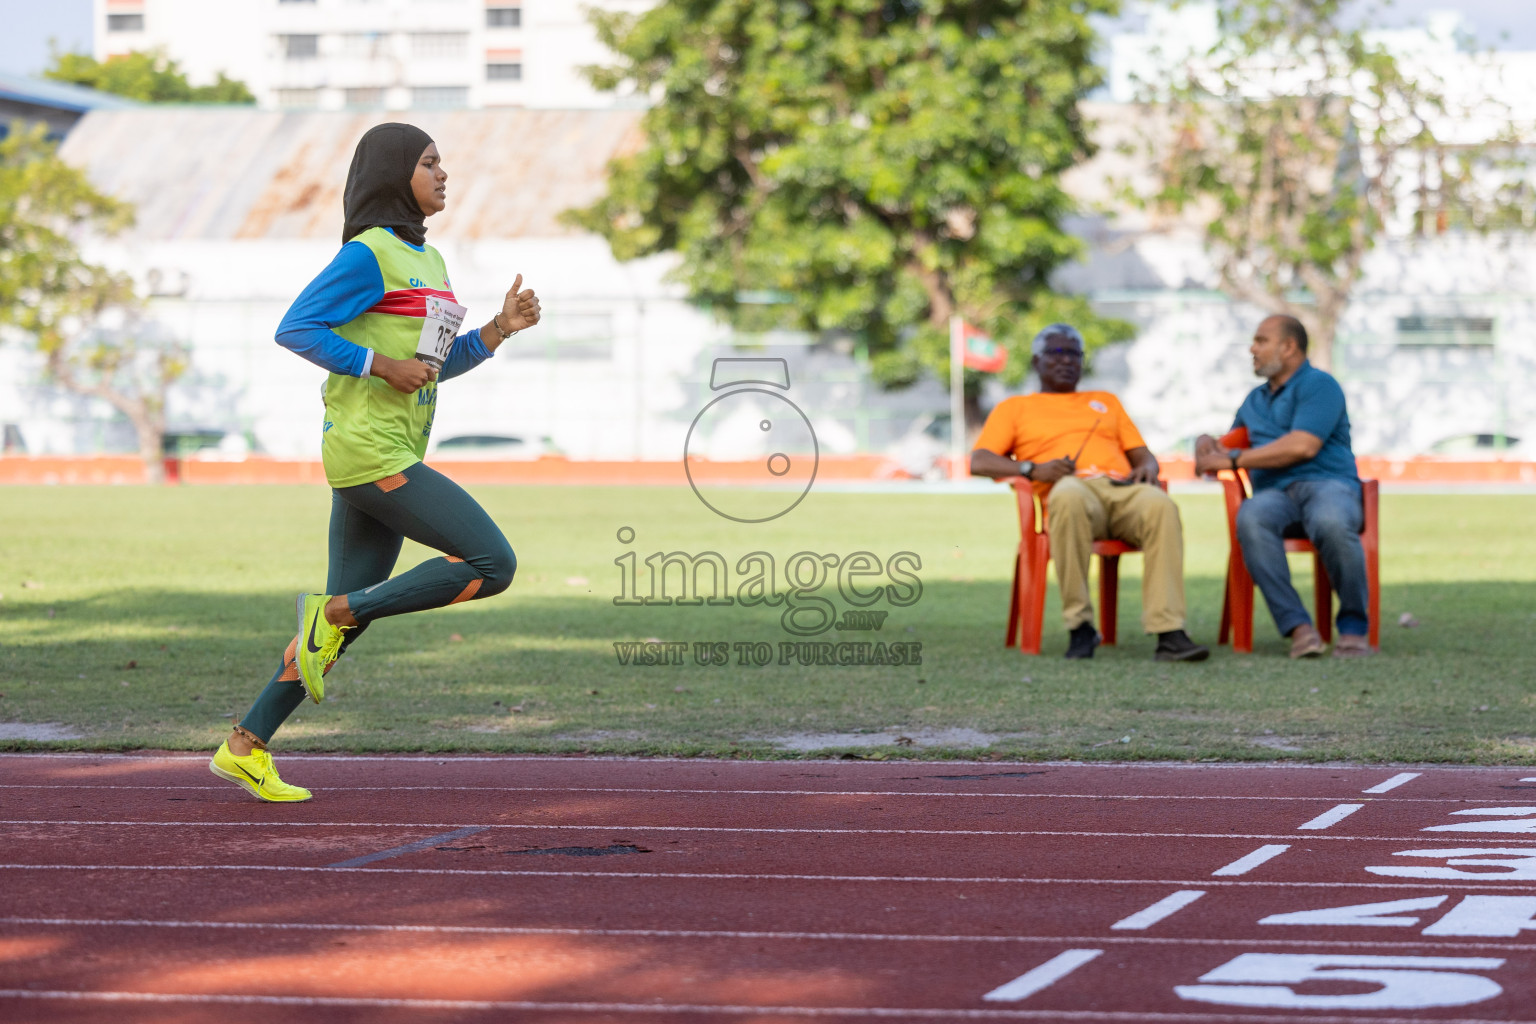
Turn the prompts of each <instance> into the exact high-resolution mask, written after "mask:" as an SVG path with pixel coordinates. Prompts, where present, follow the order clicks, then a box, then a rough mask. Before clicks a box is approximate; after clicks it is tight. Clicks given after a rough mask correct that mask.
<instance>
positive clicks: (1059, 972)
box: [981, 949, 1104, 1003]
mask: <svg viewBox="0 0 1536 1024" xmlns="http://www.w3.org/2000/svg"><path fill="white" fill-rule="evenodd" d="M1103 955H1104V951H1103V950H1102V949H1069V950H1067V951H1066V952H1064V953H1058V954H1057V955H1056V956H1053V957H1051V958H1050V959H1049V960H1047V961H1046V962H1045V963H1043V964H1041V965H1040V966H1039V967H1036V968H1034V969H1032V970H1030V971H1026V972H1025V973H1023V974H1021V975H1019V976H1018V977H1017V978H1014V979H1013V980H1012V981H1010V982H1008V983H1007V984H1006V985H999V986H998V987H997V988H995V989H993V990H992V991H991V992H988V993H987V994H986V995H984V996H982V997H981V998H982V999H984V1000H986V1001H987V1002H989V1003H1017V1002H1020V1001H1021V1000H1025V999H1028V998H1029V997H1030V996H1032V995H1034V994H1035V993H1036V992H1040V991H1043V990H1044V989H1048V988H1050V987H1051V986H1052V985H1054V984H1056V983H1057V982H1058V981H1060V980H1061V979H1062V978H1065V977H1066V976H1067V975H1069V974H1071V973H1072V972H1073V971H1075V970H1077V969H1078V968H1079V967H1081V966H1083V965H1084V964H1086V963H1091V962H1092V961H1094V960H1097V959H1098V958H1099V957H1101V956H1103Z"/></svg>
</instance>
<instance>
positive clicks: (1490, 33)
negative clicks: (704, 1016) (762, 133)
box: [0, 0, 1536, 75]
mask: <svg viewBox="0 0 1536 1024" xmlns="http://www.w3.org/2000/svg"><path fill="white" fill-rule="evenodd" d="M210 2H211V0H210ZM764 2H765V3H771V2H773V0H764ZM1451 8H1454V9H1456V10H1459V11H1461V12H1462V14H1463V15H1464V16H1465V17H1466V18H1467V20H1468V21H1470V22H1471V23H1472V25H1473V27H1474V29H1475V30H1476V33H1477V36H1478V39H1479V41H1480V42H1482V43H1483V44H1484V45H1494V46H1497V47H1498V48H1500V49H1507V50H1536V3H1532V2H1531V0H1395V2H1394V3H1392V4H1391V5H1390V7H1388V8H1387V10H1386V12H1385V13H1384V15H1383V16H1382V17H1381V18H1380V19H1379V20H1380V23H1381V24H1384V25H1398V24H1411V23H1413V22H1416V21H1419V20H1420V19H1422V18H1423V16H1424V15H1425V14H1427V13H1428V12H1430V11H1433V10H1446V9H1451ZM0 24H4V25H5V27H6V41H5V46H4V47H0V71H6V72H10V73H11V74H22V75H35V74H37V73H38V72H40V71H42V70H43V68H44V67H45V66H46V65H47V63H48V40H49V38H50V37H52V38H54V39H57V40H58V44H59V48H60V49H61V50H65V51H76V52H84V53H89V52H90V49H91V0H0ZM1506 33H1507V38H1505V34H1506Z"/></svg>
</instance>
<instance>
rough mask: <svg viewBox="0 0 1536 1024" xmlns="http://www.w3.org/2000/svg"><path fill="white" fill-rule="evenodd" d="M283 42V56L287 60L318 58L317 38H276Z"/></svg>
mask: <svg viewBox="0 0 1536 1024" xmlns="http://www.w3.org/2000/svg"><path fill="white" fill-rule="evenodd" d="M278 38H279V39H281V40H282V41H283V56H284V57H287V58H288V59H289V60H304V59H306V58H309V57H318V56H320V37H319V36H278Z"/></svg>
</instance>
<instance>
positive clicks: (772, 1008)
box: [0, 988, 1536, 1024]
mask: <svg viewBox="0 0 1536 1024" xmlns="http://www.w3.org/2000/svg"><path fill="white" fill-rule="evenodd" d="M0 999H32V1000H37V1001H40V1002H42V1001H53V1000H68V1001H71V1002H113V1003H172V1004H175V1003H180V1004H199V1003H212V1004H215V1005H224V1006H301V1007H311V1006H322V1007H330V1006H344V1007H355V1008H359V1009H380V1010H398V1009H406V1010H439V1011H441V1010H465V1011H469V1010H475V1011H486V1010H501V1011H511V1010H524V1011H527V1012H535V1011H545V1012H557V1013H558V1012H564V1013H638V1014H645V1015H648V1016H656V1015H658V1014H665V1013H673V1014H684V1013H687V1014H705V1015H707V1014H717V1015H720V1014H725V1015H730V1016H742V1017H767V1016H770V1015H775V1014H776V1015H779V1016H789V1017H875V1018H883V1019H887V1020H890V1019H900V1018H903V1017H907V1018H922V1019H926V1020H1082V1021H1125V1022H1127V1024H1140V1022H1143V1021H1158V1022H1164V1024H1232V1022H1243V1021H1251V1022H1252V1024H1289V1022H1291V1021H1295V1020H1297V1019H1298V1018H1297V1017H1296V1016H1295V1015H1294V1014H1287V1015H1285V1016H1277V1015H1275V1014H1262V1015H1259V1014H1246V1013H1222V1014H1210V1013H1153V1012H1149V1011H1145V1010H1134V1011H1114V1010H1003V1009H996V1010H990V1009H989V1010H948V1009H939V1010H934V1009H905V1008H902V1007H896V1006H879V1007H857V1006H855V1007H848V1006H776V1005H767V1006H734V1005H726V1004H721V1005H707V1004H699V1003H534V1002H513V1001H505V1002H492V1001H476V1000H468V999H376V998H375V999H369V998H364V997H349V996H252V995H226V994H223V993H209V994H202V995H185V994H181V993H172V992H81V991H67V990H57V989H55V990H41V989H21V988H10V989H0ZM1360 1019H1361V1018H1360V1017H1359V1016H1358V1015H1356V1016H1352V1017H1335V1016H1315V1015H1312V1014H1308V1015H1307V1017H1306V1022H1307V1024H1360ZM1370 1020H1371V1024H1424V1021H1423V1018H1422V1017H1378V1016H1376V1015H1375V1014H1372V1015H1371V1017H1370ZM1435 1021H1436V1024H1536V1020H1514V1019H1504V1020H1489V1019H1487V1018H1482V1017H1436V1018H1435Z"/></svg>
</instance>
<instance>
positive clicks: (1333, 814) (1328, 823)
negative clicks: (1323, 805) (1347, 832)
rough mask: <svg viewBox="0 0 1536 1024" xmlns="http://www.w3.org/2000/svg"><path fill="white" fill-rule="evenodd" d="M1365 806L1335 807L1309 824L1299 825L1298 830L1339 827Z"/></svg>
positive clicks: (1342, 805) (1346, 805) (1347, 805)
mask: <svg viewBox="0 0 1536 1024" xmlns="http://www.w3.org/2000/svg"><path fill="white" fill-rule="evenodd" d="M1364 806H1365V804H1339V805H1338V806H1336V807H1334V808H1333V809H1332V810H1327V811H1324V812H1323V813H1322V814H1319V815H1318V816H1317V817H1315V818H1313V819H1312V820H1311V821H1308V822H1305V823H1303V824H1300V825H1297V826H1296V828H1297V829H1298V830H1300V829H1313V830H1315V829H1324V828H1330V827H1332V826H1334V825H1337V824H1338V823H1339V822H1341V821H1343V820H1344V819H1345V818H1347V817H1349V816H1350V815H1351V814H1354V813H1355V812H1356V811H1358V810H1359V809H1360V808H1362V807H1364Z"/></svg>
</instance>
